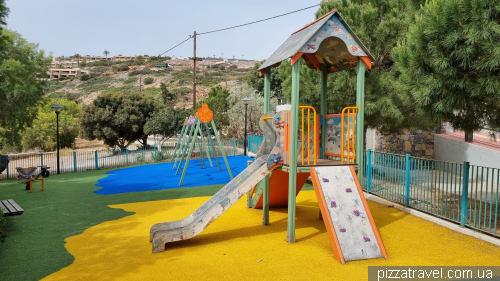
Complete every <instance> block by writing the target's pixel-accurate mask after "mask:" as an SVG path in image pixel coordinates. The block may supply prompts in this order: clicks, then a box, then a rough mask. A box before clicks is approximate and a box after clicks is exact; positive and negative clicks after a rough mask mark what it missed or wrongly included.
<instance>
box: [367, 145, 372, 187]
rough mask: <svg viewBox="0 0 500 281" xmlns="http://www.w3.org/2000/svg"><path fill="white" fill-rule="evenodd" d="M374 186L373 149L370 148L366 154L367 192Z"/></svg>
mask: <svg viewBox="0 0 500 281" xmlns="http://www.w3.org/2000/svg"><path fill="white" fill-rule="evenodd" d="M371 187H372V150H371V148H370V149H368V153H367V154H366V193H370V191H371Z"/></svg>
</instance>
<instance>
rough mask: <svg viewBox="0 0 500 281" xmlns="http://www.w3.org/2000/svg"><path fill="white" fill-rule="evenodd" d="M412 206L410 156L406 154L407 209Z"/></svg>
mask: <svg viewBox="0 0 500 281" xmlns="http://www.w3.org/2000/svg"><path fill="white" fill-rule="evenodd" d="M408 205H410V154H406V176H405V207H408Z"/></svg>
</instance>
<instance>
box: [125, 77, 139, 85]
mask: <svg viewBox="0 0 500 281" xmlns="http://www.w3.org/2000/svg"><path fill="white" fill-rule="evenodd" d="M135 82H137V78H129V79H126V80H125V81H123V84H132V83H135Z"/></svg>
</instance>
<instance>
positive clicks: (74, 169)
mask: <svg viewBox="0 0 500 281" xmlns="http://www.w3.org/2000/svg"><path fill="white" fill-rule="evenodd" d="M77 171H78V169H77V167H76V151H73V172H75V173H76V172H77Z"/></svg>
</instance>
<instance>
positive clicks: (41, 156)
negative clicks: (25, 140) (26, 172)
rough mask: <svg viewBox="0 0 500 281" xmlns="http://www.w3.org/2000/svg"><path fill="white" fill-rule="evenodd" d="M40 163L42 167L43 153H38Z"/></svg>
mask: <svg viewBox="0 0 500 281" xmlns="http://www.w3.org/2000/svg"><path fill="white" fill-rule="evenodd" d="M40 161H41V164H40V165H41V166H42V167H43V153H40Z"/></svg>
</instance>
